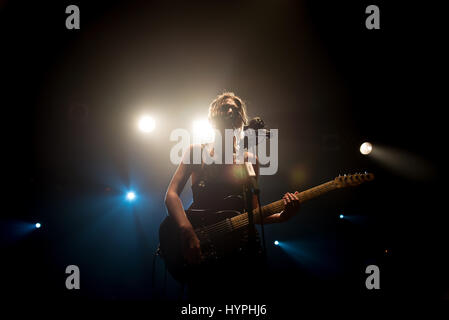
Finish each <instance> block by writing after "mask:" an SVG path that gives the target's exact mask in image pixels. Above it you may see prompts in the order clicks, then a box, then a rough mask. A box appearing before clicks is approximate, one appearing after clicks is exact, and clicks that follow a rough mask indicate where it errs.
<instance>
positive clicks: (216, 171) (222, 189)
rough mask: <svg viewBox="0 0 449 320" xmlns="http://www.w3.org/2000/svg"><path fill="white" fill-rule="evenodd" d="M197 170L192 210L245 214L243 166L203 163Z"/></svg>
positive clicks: (193, 188) (193, 186) (193, 184)
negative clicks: (239, 212) (232, 211)
mask: <svg viewBox="0 0 449 320" xmlns="http://www.w3.org/2000/svg"><path fill="white" fill-rule="evenodd" d="M202 148H203V147H202ZM195 169H196V170H195V171H196V173H197V174H198V177H197V181H196V182H195V183H192V194H193V203H192V205H191V207H190V209H211V210H214V211H218V210H237V211H241V212H243V211H242V210H243V208H244V200H243V170H244V165H243V164H215V163H212V164H205V163H204V162H203V163H202V164H201V165H197V166H196V168H195Z"/></svg>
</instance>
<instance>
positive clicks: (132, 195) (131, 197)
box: [126, 191, 136, 201]
mask: <svg viewBox="0 0 449 320" xmlns="http://www.w3.org/2000/svg"><path fill="white" fill-rule="evenodd" d="M126 199H127V200H128V201H133V200H134V199H136V194H135V193H134V192H132V191H130V192H128V193H127V194H126Z"/></svg>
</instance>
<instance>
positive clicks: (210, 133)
mask: <svg viewBox="0 0 449 320" xmlns="http://www.w3.org/2000/svg"><path fill="white" fill-rule="evenodd" d="M193 139H194V141H195V143H210V142H213V141H214V139H215V131H214V129H213V128H212V126H211V124H210V123H209V121H208V120H207V119H201V120H196V121H194V122H193Z"/></svg>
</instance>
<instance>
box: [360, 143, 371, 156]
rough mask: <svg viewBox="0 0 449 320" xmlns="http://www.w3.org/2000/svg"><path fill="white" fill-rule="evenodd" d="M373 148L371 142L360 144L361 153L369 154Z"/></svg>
mask: <svg viewBox="0 0 449 320" xmlns="http://www.w3.org/2000/svg"><path fill="white" fill-rule="evenodd" d="M371 150H373V145H372V144H371V143H369V142H364V143H362V145H361V146H360V153H361V154H364V155H367V154H370V153H371Z"/></svg>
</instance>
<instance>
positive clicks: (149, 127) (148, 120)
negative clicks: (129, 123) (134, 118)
mask: <svg viewBox="0 0 449 320" xmlns="http://www.w3.org/2000/svg"><path fill="white" fill-rule="evenodd" d="M155 127H156V121H155V120H154V118H152V117H150V116H143V117H142V118H140V120H139V129H140V131H142V132H145V133H148V132H151V131H153V130H154V128H155Z"/></svg>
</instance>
